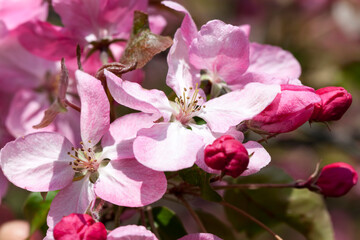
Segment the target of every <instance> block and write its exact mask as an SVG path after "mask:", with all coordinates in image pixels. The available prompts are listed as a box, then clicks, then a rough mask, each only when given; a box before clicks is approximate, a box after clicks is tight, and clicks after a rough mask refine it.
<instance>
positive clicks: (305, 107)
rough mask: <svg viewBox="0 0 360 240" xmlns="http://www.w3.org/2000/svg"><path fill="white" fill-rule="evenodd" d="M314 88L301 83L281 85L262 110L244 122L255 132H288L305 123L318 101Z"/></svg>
mask: <svg viewBox="0 0 360 240" xmlns="http://www.w3.org/2000/svg"><path fill="white" fill-rule="evenodd" d="M320 101H321V99H320V97H319V96H318V95H317V94H316V93H315V90H314V89H312V88H310V87H306V86H301V85H288V84H285V85H281V92H280V93H279V94H278V95H277V96H276V97H275V99H274V100H273V102H272V103H271V104H270V105H269V106H267V108H265V110H264V111H262V112H261V113H259V114H258V115H256V116H255V117H254V118H253V119H251V120H249V121H247V122H246V126H247V127H248V128H250V129H252V130H254V131H255V132H259V133H264V134H266V133H267V134H275V133H285V132H290V131H293V130H295V129H297V128H298V127H300V126H301V125H303V124H304V123H306V122H307V121H308V120H309V118H310V117H311V114H312V112H313V109H314V104H315V103H318V102H320Z"/></svg>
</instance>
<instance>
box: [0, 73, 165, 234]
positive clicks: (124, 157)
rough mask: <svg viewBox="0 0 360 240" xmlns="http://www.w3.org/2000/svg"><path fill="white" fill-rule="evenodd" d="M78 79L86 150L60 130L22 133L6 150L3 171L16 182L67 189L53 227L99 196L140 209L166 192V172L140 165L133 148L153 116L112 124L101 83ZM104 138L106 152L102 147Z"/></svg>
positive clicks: (54, 210)
mask: <svg viewBox="0 0 360 240" xmlns="http://www.w3.org/2000/svg"><path fill="white" fill-rule="evenodd" d="M76 79H77V87H78V92H79V96H80V100H81V120H80V128H81V131H80V133H81V138H82V140H83V142H82V143H81V147H80V148H76V147H74V146H73V145H72V144H71V142H70V141H69V140H68V139H66V138H65V137H63V136H62V135H60V134H58V133H50V132H39V133H32V134H29V135H26V136H24V137H20V138H18V139H16V140H15V141H13V142H10V143H8V144H7V145H6V146H5V147H4V148H3V149H2V151H1V167H2V169H3V172H4V174H5V175H6V177H7V178H8V179H9V180H10V181H11V182H13V183H14V184H15V185H17V186H19V187H21V188H24V189H27V190H30V191H37V192H44V191H53V190H59V189H62V190H61V191H60V192H59V193H58V194H57V196H56V197H55V198H54V200H53V202H52V205H51V208H50V211H49V216H48V220H47V221H48V225H49V227H50V228H51V227H53V226H54V225H55V224H56V223H57V222H58V221H60V219H61V218H62V217H63V216H64V215H68V214H70V213H84V212H85V211H86V210H87V209H88V208H89V207H91V206H92V204H93V203H94V200H95V198H96V196H99V197H100V198H102V199H104V200H106V201H109V202H111V203H114V204H117V205H122V206H129V207H138V206H144V205H147V204H150V203H152V202H154V201H156V200H158V199H159V198H161V196H162V195H163V194H164V192H165V190H166V179H165V176H164V174H163V173H160V172H155V171H152V170H151V169H148V168H146V167H144V166H142V165H141V164H139V163H138V162H137V161H136V159H135V158H134V154H133V152H132V150H131V146H132V142H133V138H134V137H135V136H136V132H137V131H138V130H139V129H140V128H143V127H149V124H148V123H149V122H152V121H153V117H152V116H149V115H147V114H143V113H136V114H130V115H126V116H124V117H121V118H118V119H117V120H116V121H114V122H113V123H112V124H111V125H110V119H109V111H110V106H109V102H108V99H107V96H106V94H105V92H104V91H103V90H102V85H101V82H100V81H99V80H97V79H95V78H94V77H92V76H90V75H88V74H86V73H84V72H82V71H77V72H76ZM101 139H102V141H101V147H102V150H101V149H98V147H97V143H98V142H99V141H100V140H101ZM25 160H26V161H25ZM109 160H110V161H109Z"/></svg>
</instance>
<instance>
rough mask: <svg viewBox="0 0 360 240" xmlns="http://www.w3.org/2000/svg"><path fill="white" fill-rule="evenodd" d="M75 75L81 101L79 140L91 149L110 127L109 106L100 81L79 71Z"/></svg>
mask: <svg viewBox="0 0 360 240" xmlns="http://www.w3.org/2000/svg"><path fill="white" fill-rule="evenodd" d="M75 75H76V80H77V87H78V93H79V96H80V100H81V114H80V129H81V138H82V140H83V141H84V144H85V145H86V146H87V147H92V146H94V145H96V144H97V143H98V142H99V141H100V139H101V137H102V136H103V135H104V134H105V133H106V132H107V131H108V129H109V127H110V104H109V100H108V98H107V96H106V94H105V91H104V89H103V86H102V85H101V82H100V80H98V79H96V78H94V77H93V76H90V75H89V74H87V73H84V72H83V71H80V70H77V71H76V73H75Z"/></svg>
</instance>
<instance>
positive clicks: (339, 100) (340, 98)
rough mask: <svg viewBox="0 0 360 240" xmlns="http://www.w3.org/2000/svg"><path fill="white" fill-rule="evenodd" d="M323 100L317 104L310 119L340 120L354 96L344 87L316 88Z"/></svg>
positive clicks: (321, 120)
mask: <svg viewBox="0 0 360 240" xmlns="http://www.w3.org/2000/svg"><path fill="white" fill-rule="evenodd" d="M316 94H318V95H319V96H320V98H321V102H319V103H317V104H315V107H314V112H313V114H312V116H311V118H310V121H317V122H324V121H335V120H339V119H340V118H341V117H342V116H343V115H344V113H345V112H346V111H347V110H348V108H349V107H350V105H351V102H352V97H351V94H350V93H348V92H347V91H346V90H345V89H344V88H342V87H324V88H320V89H318V90H316Z"/></svg>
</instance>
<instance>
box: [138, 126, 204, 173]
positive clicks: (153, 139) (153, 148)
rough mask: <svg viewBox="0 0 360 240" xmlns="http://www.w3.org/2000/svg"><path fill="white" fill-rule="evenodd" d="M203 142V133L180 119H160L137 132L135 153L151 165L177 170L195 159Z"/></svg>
mask: <svg viewBox="0 0 360 240" xmlns="http://www.w3.org/2000/svg"><path fill="white" fill-rule="evenodd" d="M202 145H203V140H202V137H201V136H199V135H197V134H196V133H194V132H193V131H191V130H190V129H187V128H186V127H184V126H183V125H181V124H180V123H178V122H171V123H158V124H155V125H154V126H152V127H151V128H147V129H141V130H140V131H139V132H138V136H137V137H136V139H135V141H134V154H135V157H136V159H137V160H138V161H139V162H140V163H142V164H143V165H145V166H147V167H148V168H151V169H154V170H157V171H177V170H180V169H184V168H188V167H191V166H192V165H193V164H194V163H195V161H196V155H197V152H198V151H199V150H200V149H201V147H202Z"/></svg>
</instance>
